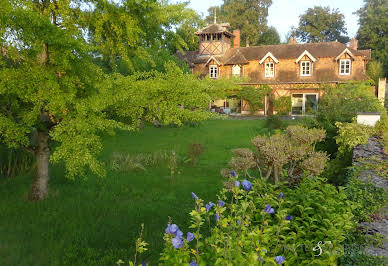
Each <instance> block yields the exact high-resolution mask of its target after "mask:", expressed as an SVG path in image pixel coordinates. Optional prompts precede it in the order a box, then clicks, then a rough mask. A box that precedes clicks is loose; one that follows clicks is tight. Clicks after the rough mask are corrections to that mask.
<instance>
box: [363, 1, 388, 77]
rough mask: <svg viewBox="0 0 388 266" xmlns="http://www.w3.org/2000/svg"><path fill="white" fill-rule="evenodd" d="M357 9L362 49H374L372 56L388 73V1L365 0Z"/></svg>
mask: <svg viewBox="0 0 388 266" xmlns="http://www.w3.org/2000/svg"><path fill="white" fill-rule="evenodd" d="M364 2H365V4H364V7H362V8H361V9H359V10H358V11H357V14H358V16H359V25H360V28H359V29H358V32H357V39H358V40H359V47H360V49H372V57H373V58H374V59H375V60H377V61H380V62H381V63H382V64H383V67H384V73H385V75H387V74H388V50H387V46H388V32H387V25H388V17H387V14H388V1H387V0H365V1H364Z"/></svg>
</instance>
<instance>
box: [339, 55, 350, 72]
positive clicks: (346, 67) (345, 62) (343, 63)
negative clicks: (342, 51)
mask: <svg viewBox="0 0 388 266" xmlns="http://www.w3.org/2000/svg"><path fill="white" fill-rule="evenodd" d="M350 68H351V61H350V59H341V60H340V61H339V74H340V75H350Z"/></svg>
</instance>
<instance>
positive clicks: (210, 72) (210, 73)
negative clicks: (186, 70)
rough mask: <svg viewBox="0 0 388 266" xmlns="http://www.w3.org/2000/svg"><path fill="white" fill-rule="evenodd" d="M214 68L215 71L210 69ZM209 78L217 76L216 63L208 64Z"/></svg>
mask: <svg viewBox="0 0 388 266" xmlns="http://www.w3.org/2000/svg"><path fill="white" fill-rule="evenodd" d="M214 69H215V72H214V71H212V70H214ZM209 78H211V79H216V78H218V66H217V65H210V66H209Z"/></svg>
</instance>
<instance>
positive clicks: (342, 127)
mask: <svg viewBox="0 0 388 266" xmlns="http://www.w3.org/2000/svg"><path fill="white" fill-rule="evenodd" d="M335 125H336V126H337V127H338V136H337V137H336V138H335V140H336V143H337V144H338V146H339V147H338V152H339V153H342V154H343V153H346V152H352V151H353V148H354V147H356V146H357V145H359V144H366V143H367V142H368V140H369V138H370V137H371V136H372V135H373V134H374V133H375V132H376V130H375V128H374V127H371V126H366V125H362V124H357V123H356V122H353V123H340V122H337V123H335Z"/></svg>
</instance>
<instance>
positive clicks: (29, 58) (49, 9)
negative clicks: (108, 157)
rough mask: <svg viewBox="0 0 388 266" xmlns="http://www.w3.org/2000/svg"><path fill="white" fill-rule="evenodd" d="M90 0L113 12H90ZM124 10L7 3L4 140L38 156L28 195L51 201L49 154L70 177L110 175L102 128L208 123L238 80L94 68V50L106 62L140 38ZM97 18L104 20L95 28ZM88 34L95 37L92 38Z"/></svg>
mask: <svg viewBox="0 0 388 266" xmlns="http://www.w3.org/2000/svg"><path fill="white" fill-rule="evenodd" d="M129 2H133V1H128V2H127V3H129ZM85 4H90V5H94V6H97V7H98V6H99V5H102V6H103V7H104V8H106V9H104V10H105V11H104V12H100V13H98V12H97V11H90V10H87V11H85V9H84V5H85ZM122 10H123V9H122V8H121V7H120V6H118V5H115V4H112V3H110V2H107V1H105V0H91V1H86V0H79V1H75V0H62V1H56V0H35V1H27V0H9V1H1V3H0V18H1V19H0V51H1V53H0V142H1V143H5V144H7V145H8V147H23V148H25V149H27V150H29V151H30V152H31V153H32V154H33V155H34V157H35V158H36V166H37V167H36V175H35V179H34V182H33V184H32V187H31V190H30V193H29V199H30V200H40V199H44V198H45V197H46V195H47V193H48V183H49V179H50V174H49V162H50V160H51V161H52V162H60V161H61V162H63V163H64V165H65V166H66V171H67V175H68V177H70V178H76V177H78V176H82V175H84V174H85V171H86V170H87V169H89V170H90V171H92V172H93V173H95V174H97V175H104V173H105V169H104V165H103V164H102V163H101V162H99V161H98V160H97V158H96V156H97V154H98V152H99V151H101V149H102V142H101V136H102V135H103V134H106V132H111V133H113V132H114V130H115V129H117V128H121V129H127V130H131V129H135V128H137V127H138V126H139V124H140V122H141V121H153V120H155V119H157V120H158V121H160V122H161V123H162V124H168V123H175V124H182V123H183V122H184V121H197V120H201V119H204V118H206V117H207V116H208V113H207V112H204V111H203V110H204V109H205V108H207V106H208V103H209V102H210V101H211V99H212V97H216V95H217V94H218V93H221V92H223V90H224V88H223V87H224V86H226V88H227V87H228V84H231V83H230V82H229V81H223V80H221V81H213V80H209V79H206V80H204V81H201V80H199V79H198V78H197V77H196V76H194V75H191V74H184V73H183V72H182V71H181V70H180V69H179V68H178V67H177V66H176V65H174V64H171V63H169V64H166V65H165V73H159V72H156V71H152V72H149V73H140V74H136V75H131V76H122V75H120V74H118V73H112V74H107V73H105V72H104V71H102V69H101V68H100V67H98V66H97V65H96V64H94V59H95V58H94V54H95V53H96V51H97V52H99V53H100V55H102V58H103V60H105V59H106V60H112V57H114V56H120V57H122V58H125V55H128V54H127V52H128V50H127V49H131V50H133V51H136V49H137V48H136V47H129V48H127V47H124V45H123V44H124V43H129V42H139V43H141V42H142V41H141V40H142V34H143V33H142V30H141V27H140V26H139V25H138V24H137V22H136V21H129V22H128V21H126V20H125V18H129V17H127V16H126V14H125V12H123V13H122V17H121V16H120V15H119V12H121V11H122ZM146 10H147V9H146ZM144 14H146V13H144ZM95 16H96V17H99V18H100V20H99V22H100V23H101V24H103V25H104V26H101V25H100V26H99V27H97V26H96V24H95V23H98V20H96V17H95ZM116 16H117V18H118V19H117V20H115V19H113V18H114V17H116ZM107 21H109V23H107ZM90 25H92V26H90ZM93 27H94V28H93ZM106 31H107V32H106ZM85 32H89V33H90V34H91V33H94V36H92V37H93V38H86V37H85V36H86V35H85ZM131 38H134V39H135V40H131ZM143 41H144V42H147V40H143ZM139 49H140V50H139V51H138V52H139V53H142V51H141V49H142V48H139ZM93 52H94V53H93ZM136 53H137V52H136ZM127 59H128V61H129V62H130V60H131V58H130V57H128V58H127ZM112 61H113V60H112ZM180 106H184V108H181V107H180ZM52 141H55V143H56V145H55V148H54V147H53V146H52V145H51V144H50V143H51V142H52Z"/></svg>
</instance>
